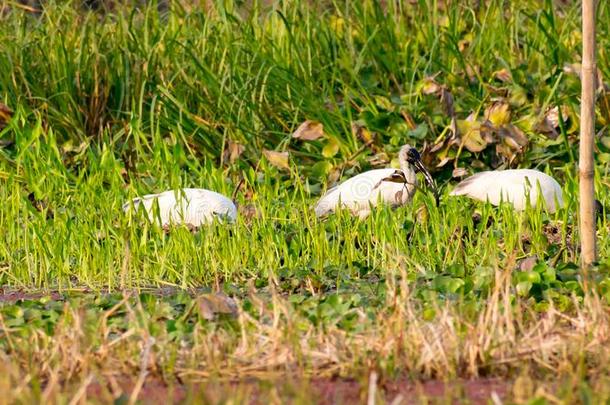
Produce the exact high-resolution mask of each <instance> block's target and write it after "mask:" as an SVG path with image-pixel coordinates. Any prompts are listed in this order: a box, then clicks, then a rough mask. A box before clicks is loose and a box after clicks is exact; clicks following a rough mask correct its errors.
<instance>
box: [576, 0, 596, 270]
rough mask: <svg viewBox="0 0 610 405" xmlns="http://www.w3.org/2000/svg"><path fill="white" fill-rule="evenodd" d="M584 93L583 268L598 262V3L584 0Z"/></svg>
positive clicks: (581, 160)
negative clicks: (596, 180) (596, 144)
mask: <svg viewBox="0 0 610 405" xmlns="http://www.w3.org/2000/svg"><path fill="white" fill-rule="evenodd" d="M582 45H583V46H582V76H581V83H582V93H581V102H580V156H579V162H578V168H579V178H580V190H579V192H580V246H581V266H582V267H583V268H588V267H590V266H591V265H592V264H593V263H594V262H595V260H596V256H597V252H596V246H595V185H594V183H593V180H594V161H593V147H594V136H595V88H596V87H597V84H596V79H597V64H596V61H595V0H582Z"/></svg>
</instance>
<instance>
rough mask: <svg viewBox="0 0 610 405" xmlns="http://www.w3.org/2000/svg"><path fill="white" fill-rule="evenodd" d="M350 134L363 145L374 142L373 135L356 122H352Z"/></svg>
mask: <svg viewBox="0 0 610 405" xmlns="http://www.w3.org/2000/svg"><path fill="white" fill-rule="evenodd" d="M351 127H352V134H354V135H355V136H356V137H357V138H358V139H360V140H361V141H362V142H364V143H365V144H370V143H372V142H373V141H374V139H375V135H374V134H373V133H372V132H371V131H369V130H368V129H366V127H365V126H364V125H361V124H358V123H357V122H352V125H351Z"/></svg>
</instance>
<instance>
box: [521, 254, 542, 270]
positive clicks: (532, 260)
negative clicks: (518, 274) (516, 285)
mask: <svg viewBox="0 0 610 405" xmlns="http://www.w3.org/2000/svg"><path fill="white" fill-rule="evenodd" d="M536 263H538V256H536V255H533V256H528V257H526V258H525V259H522V260H520V261H519V270H520V271H531V270H532V269H533V268H534V266H535V265H536Z"/></svg>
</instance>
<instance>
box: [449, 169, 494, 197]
mask: <svg viewBox="0 0 610 405" xmlns="http://www.w3.org/2000/svg"><path fill="white" fill-rule="evenodd" d="M489 173H490V172H480V173H476V174H474V175H472V176H470V177H468V178H467V179H464V180H462V181H461V182H459V183H458V184H457V186H455V188H454V189H453V190H451V193H449V195H469V196H475V194H478V193H479V192H482V193H484V192H485V191H486V189H487V188H488V186H489V184H488V183H489V180H490V179H491V177H490V176H489Z"/></svg>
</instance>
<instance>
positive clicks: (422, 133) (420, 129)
mask: <svg viewBox="0 0 610 405" xmlns="http://www.w3.org/2000/svg"><path fill="white" fill-rule="evenodd" d="M427 134H428V125H426V124H425V123H423V124H419V125H418V126H417V127H416V128H415V129H412V130H410V131H408V132H407V137H408V138H412V139H424V138H425V137H426V135H427Z"/></svg>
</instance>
